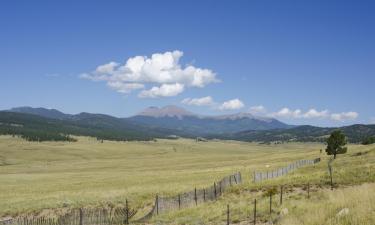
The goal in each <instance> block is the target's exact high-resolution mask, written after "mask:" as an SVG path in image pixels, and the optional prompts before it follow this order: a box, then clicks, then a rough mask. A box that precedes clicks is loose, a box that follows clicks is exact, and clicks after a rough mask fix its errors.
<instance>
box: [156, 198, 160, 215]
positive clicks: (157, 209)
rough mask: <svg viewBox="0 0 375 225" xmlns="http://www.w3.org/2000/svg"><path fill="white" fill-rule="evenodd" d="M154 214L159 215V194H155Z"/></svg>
mask: <svg viewBox="0 0 375 225" xmlns="http://www.w3.org/2000/svg"><path fill="white" fill-rule="evenodd" d="M156 215H159V196H158V195H156Z"/></svg>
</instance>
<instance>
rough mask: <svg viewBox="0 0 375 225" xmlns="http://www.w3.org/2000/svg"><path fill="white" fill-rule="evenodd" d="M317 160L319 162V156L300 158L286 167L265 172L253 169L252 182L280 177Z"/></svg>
mask: <svg viewBox="0 0 375 225" xmlns="http://www.w3.org/2000/svg"><path fill="white" fill-rule="evenodd" d="M318 162H320V158H316V159H302V160H299V161H296V162H294V163H292V164H289V165H288V166H286V167H283V168H279V169H277V170H273V171H266V172H256V171H255V172H254V182H260V181H262V180H269V179H273V178H276V177H280V176H283V175H286V174H288V173H289V172H291V171H294V170H295V169H298V168H300V167H302V166H305V165H312V164H315V163H318Z"/></svg>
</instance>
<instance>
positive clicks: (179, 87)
mask: <svg viewBox="0 0 375 225" xmlns="http://www.w3.org/2000/svg"><path fill="white" fill-rule="evenodd" d="M183 91H184V85H183V84H179V83H175V84H163V85H161V86H160V87H152V88H151V89H149V90H143V91H141V92H140V93H139V95H138V96H139V97H140V98H158V97H170V96H176V95H178V94H180V93H182V92H183Z"/></svg>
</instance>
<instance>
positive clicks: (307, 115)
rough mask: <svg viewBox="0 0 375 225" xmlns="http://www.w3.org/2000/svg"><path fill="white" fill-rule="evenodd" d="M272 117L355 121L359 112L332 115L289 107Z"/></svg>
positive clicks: (314, 110)
mask: <svg viewBox="0 0 375 225" xmlns="http://www.w3.org/2000/svg"><path fill="white" fill-rule="evenodd" d="M268 116H271V117H277V118H290V119H331V120H335V121H341V122H344V121H347V120H354V119H356V118H357V117H358V113H357V112H341V113H330V112H329V111H328V110H322V111H318V110H316V109H314V108H312V109H309V110H308V111H306V112H302V110H300V109H296V110H291V109H289V108H287V107H284V108H282V109H280V110H279V111H277V112H273V113H270V114H268Z"/></svg>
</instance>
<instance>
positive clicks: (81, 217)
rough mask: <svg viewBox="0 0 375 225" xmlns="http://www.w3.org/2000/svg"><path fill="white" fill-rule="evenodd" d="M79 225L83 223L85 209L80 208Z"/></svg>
mask: <svg viewBox="0 0 375 225" xmlns="http://www.w3.org/2000/svg"><path fill="white" fill-rule="evenodd" d="M79 225H83V210H82V208H80V209H79Z"/></svg>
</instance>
